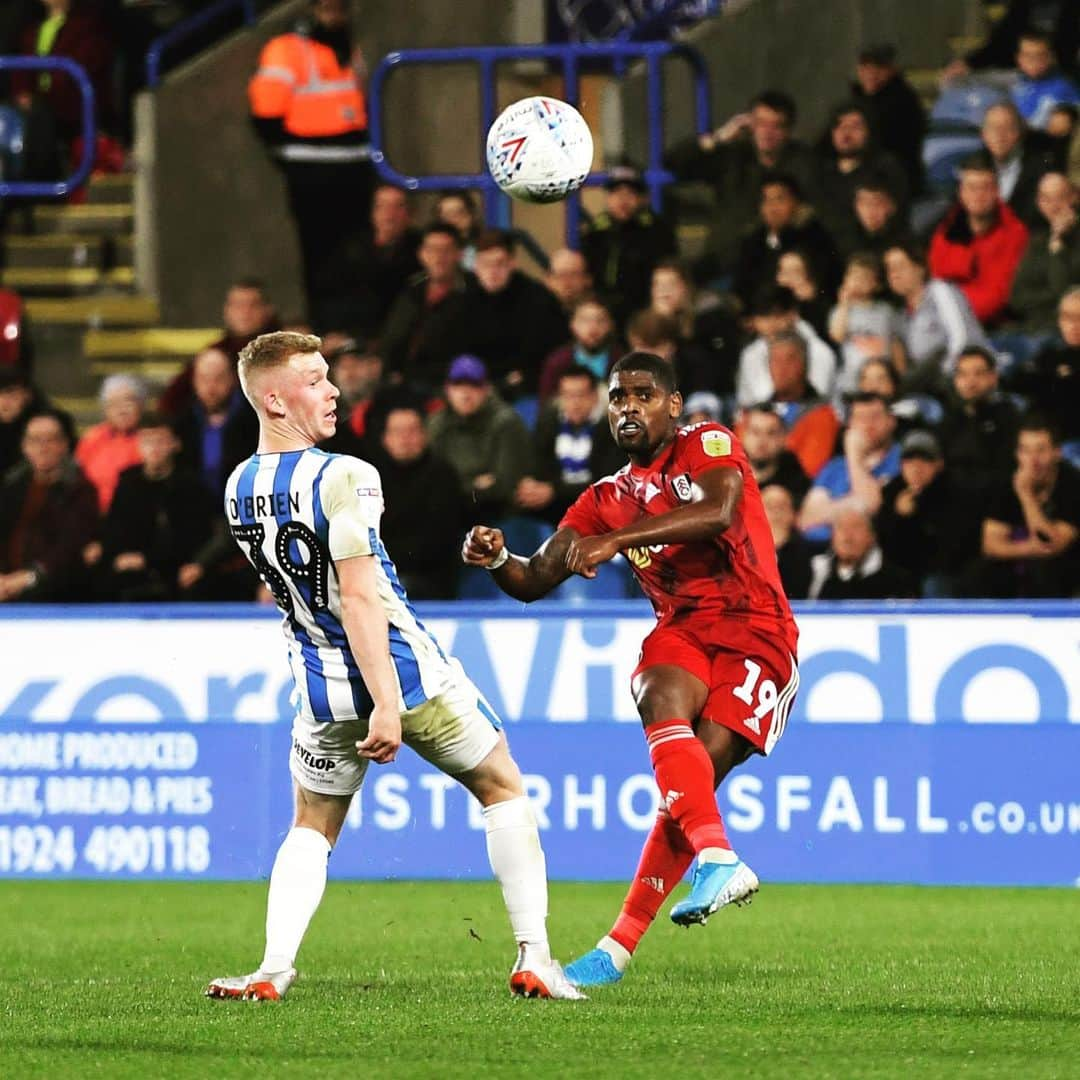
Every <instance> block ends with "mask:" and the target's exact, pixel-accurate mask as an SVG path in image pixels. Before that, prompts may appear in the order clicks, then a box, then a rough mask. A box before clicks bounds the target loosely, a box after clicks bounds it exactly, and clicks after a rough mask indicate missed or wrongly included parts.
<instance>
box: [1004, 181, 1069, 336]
mask: <svg viewBox="0 0 1080 1080" xmlns="http://www.w3.org/2000/svg"><path fill="white" fill-rule="evenodd" d="M1038 202H1039V213H1040V216H1041V219H1042V227H1041V228H1040V229H1039V230H1038V231H1037V232H1033V233H1032V235H1031V239H1030V241H1029V242H1028V246H1027V250H1026V251H1025V252H1024V257H1023V259H1021V260H1020V266H1019V268H1018V269H1017V271H1016V277H1015V278H1014V279H1013V287H1012V293H1011V294H1010V296H1009V308H1010V310H1011V311H1012V313H1013V315H1014V316H1015V317H1016V318H1017V319H1018V320H1019V322H1020V325H1021V326H1022V327H1023V329H1024V330H1025V331H1027V332H1028V333H1031V334H1041V333H1047V332H1049V331H1051V330H1053V328H1054V324H1055V323H1056V321H1057V316H1058V302H1059V301H1060V300H1061V298H1062V297H1063V296H1064V295H1065V292H1066V290H1067V289H1068V288H1069V287H1070V286H1071V285H1077V284H1080V226H1078V224H1077V203H1078V193H1077V191H1076V189H1075V188H1074V187H1073V186H1072V184H1071V183H1070V182H1069V180H1068V178H1067V177H1066V176H1063V175H1062V174H1061V173H1047V174H1046V175H1045V176H1044V177H1043V178H1042V180H1040V181H1039V195H1038Z"/></svg>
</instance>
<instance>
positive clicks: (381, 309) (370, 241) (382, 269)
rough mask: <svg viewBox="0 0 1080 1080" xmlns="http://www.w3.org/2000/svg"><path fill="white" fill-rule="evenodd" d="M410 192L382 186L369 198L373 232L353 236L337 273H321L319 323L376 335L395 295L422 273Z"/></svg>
mask: <svg viewBox="0 0 1080 1080" xmlns="http://www.w3.org/2000/svg"><path fill="white" fill-rule="evenodd" d="M419 246H420V233H419V232H418V230H416V229H415V228H413V224H412V207H411V206H410V205H409V196H408V195H407V193H406V192H404V191H402V190H401V188H399V187H395V186H394V185H393V184H380V185H379V186H378V187H377V188H376V189H375V195H374V197H373V199H372V202H371V231H370V232H365V233H363V234H360V235H358V236H356V237H353V238H351V240H350V241H349V243H348V246H347V247H346V248H345V249H344V251H343V252H342V253H341V258H342V265H341V268H340V272H339V273H337V274H333V273H325V272H324V278H325V279H326V286H325V287H324V289H323V298H322V300H321V302H320V308H321V320H322V321H321V323H320V326H322V327H326V326H348V327H352V328H353V329H354V330H356V331H357V332H358V333H359V334H360V335H361V336H363V337H377V336H378V334H379V332H380V331H381V330H382V325H383V323H384V322H385V321H386V316H387V315H388V314H389V313H390V308H391V306H392V305H393V303H394V301H395V300H396V299H397V296H398V294H399V293H400V292H401V291H402V290H403V289H404V288H405V286H406V285H407V284H408V283H409V281H410V279H411V278H412V277H414V275H416V274H418V273H419V272H420V263H419V262H418V261H417V258H416V249H417V248H418V247H419Z"/></svg>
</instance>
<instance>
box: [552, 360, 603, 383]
mask: <svg viewBox="0 0 1080 1080" xmlns="http://www.w3.org/2000/svg"><path fill="white" fill-rule="evenodd" d="M563 379H588V380H589V382H590V383H592V385H593V386H594V387H595V386H596V381H597V380H596V372H594V371H593V370H592V369H591V368H587V367H586V366H585V365H584V364H571V365H570V366H569V367H567V368H563V370H562V371H560V372H559V382H562V381H563Z"/></svg>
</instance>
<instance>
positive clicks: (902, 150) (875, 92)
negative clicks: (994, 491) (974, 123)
mask: <svg viewBox="0 0 1080 1080" xmlns="http://www.w3.org/2000/svg"><path fill="white" fill-rule="evenodd" d="M851 95H852V98H853V99H854V100H855V101H858V102H859V103H860V104H862V105H863V106H864V107H865V108H866V110H867V112H868V114H869V116H870V123H871V126H872V127H873V129H874V131H876V132H877V133H878V138H879V140H880V142H881V146H882V149H884V150H887V151H888V152H889V153H890V154H892V155H893V157H895V158H896V160H897V161H898V162H899V163H900V164H901V165H902V166H903V169H904V172H905V174H906V176H907V183H908V190H909V191H910V192H911V193H912V194H913V195H915V194H918V193H919V191H921V190H922V184H923V165H922V142H923V138H924V136H925V135H926V110H925V109H924V108H923V104H922V101H921V100H920V98H919V95H918V92H917V91H916V90H915V88H914V87H913V86H912V85H911V83H909V82H908V81H907V79H905V78H904V75H903V73H902V72H901V71H900V68H899V67H898V66H897V63H896V46H895V45H891V44H887V43H880V44H872V45H867V46H865V47H864V48H863V49H861V50H860V52H859V58H858V62H857V63H856V65H855V82H854V83H852V86H851Z"/></svg>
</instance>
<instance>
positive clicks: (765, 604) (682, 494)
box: [559, 422, 798, 653]
mask: <svg viewBox="0 0 1080 1080" xmlns="http://www.w3.org/2000/svg"><path fill="white" fill-rule="evenodd" d="M717 468H728V469H738V470H739V472H740V473H741V474H742V478H743V493H742V498H741V499H740V500H739V503H738V505H737V506H736V508H735V514H734V516H733V518H732V521H731V525H730V526H729V527H728V528H727V529H725V530H724V531H723V532H722V533H720V534H719V535H718V536H715V537H712V538H710V539H708V540H695V541H692V542H690V543H685V544H654V545H652V546H650V547H642V548H629V549H627V550H625V551H624V552H623V554H624V555H625V556H626V558H627V559H629V560H630V563H631V565H632V566H633V568H634V573H635V575H636V576H637V579H638V581H639V583H640V584H641V588H642V591H643V592H644V593H645V595H646V596H647V597H648V598H649V600H650V602H651V603H652V606H653V610H654V611H655V612H656V617H657V619H658V620H660V621H664V620H670V619H672V618H675V617H684V618H686V619H687V621H690V620H692V621H693V622H694V623H696V624H698V625H700V624H701V623H711V622H713V621H714V620H717V619H738V620H740V621H742V622H744V623H749V624H751V625H752V626H754V627H755V628H756V629H758V630H761V631H764V632H765V633H767V634H776V633H779V634H781V635H782V639H783V641H784V643H785V645H786V646H787V647H788V648H789V649H790V651H791V652H792V653H794V652H795V645H796V641H797V638H798V628H797V627H796V625H795V620H794V618H793V617H792V614H791V608H790V607H789V606H788V601H787V597H786V596H785V594H784V587H783V585H782V584H781V583H780V571H779V569H778V568H777V565H776V549H775V547H774V546H773V539H772V532H771V531H770V529H769V523H768V520H767V519H766V517H765V510H764V507H763V506H762V505H761V493H760V491H758V486H757V482H756V481H755V480H754V474H753V472H752V470H751V468H750V462H749V461H748V460H747V457H746V454H745V453H744V451H743V448H742V446H741V445H740V444H739V442H738V441H737V440H736V439H735V437H734V436H733V435H732V433H731V432H730V431H729V430H728V429H727V428H725V427H723V426H722V425H720V424H714V423H710V422H705V423H701V424H695V425H693V427H688V428H681V429H680V430H679V431H677V432H676V434H675V438H674V440H672V443H671V445H670V446H669V447H668V448H667V449H666V450H665V451H664V452H663V453H662V454H660V455H659V456H658V457H657V458H656V459H655V460H654V461H653V462H652V463H651V464H650V465H648V466H646V467H639V466H637V465H633V464H627V465H626V466H624V467H623V468H622V469H620V470H619V471H618V472H617V473H615V475H614V476H606V477H604V478H603V479H602V480H597V481H596V482H595V483H594V484H592V485H590V486H589V487H588V488H586V489H585V491H583V492H582V493H581V495H580V496H579V497H578V499H577V501H576V502H575V503H574V504H573V506H571V507H570V509H569V510H567V512H566V513H565V514H564V515H563V519H562V521H561V522H560V523H559V526H560V528H561V527H563V526H566V527H567V528H570V529H573V530H574V531H575V532H577V533H578V534H580V535H581V536H597V535H601V534H603V533H609V532H613V531H614V530H615V529H619V528H622V527H623V526H624V525H629V524H631V523H632V522H635V521H640V520H641V519H642V518H644V517H653V516H655V515H656V514H663V513H666V512H667V511H669V510H674V509H675V508H676V507H679V506H682V505H684V504H686V503H689V502H691V501H692V500H693V487H694V482H695V481H696V480H697V479H698V477H699V476H701V475H702V473H705V472H708V471H709V470H710V469H717Z"/></svg>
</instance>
